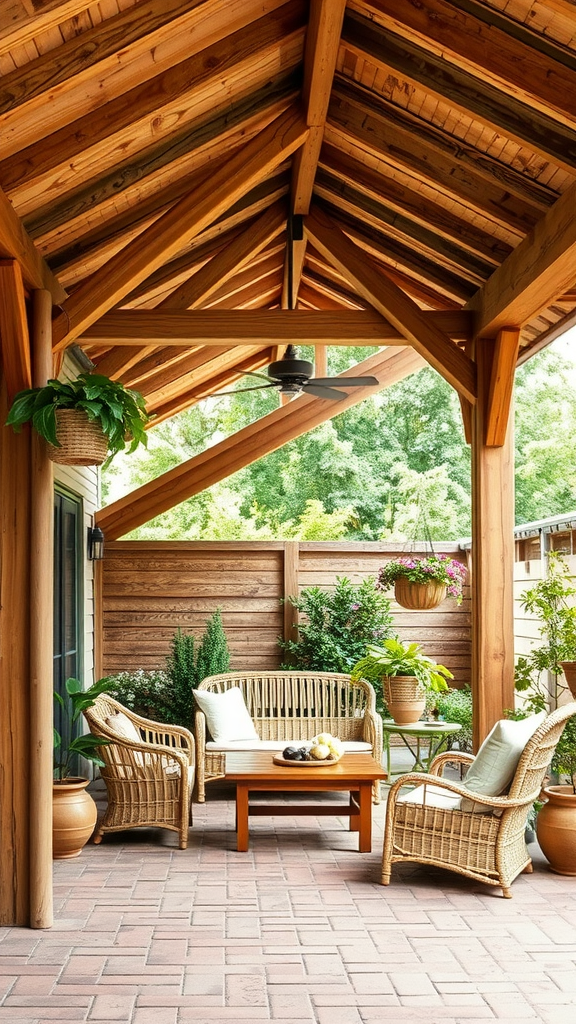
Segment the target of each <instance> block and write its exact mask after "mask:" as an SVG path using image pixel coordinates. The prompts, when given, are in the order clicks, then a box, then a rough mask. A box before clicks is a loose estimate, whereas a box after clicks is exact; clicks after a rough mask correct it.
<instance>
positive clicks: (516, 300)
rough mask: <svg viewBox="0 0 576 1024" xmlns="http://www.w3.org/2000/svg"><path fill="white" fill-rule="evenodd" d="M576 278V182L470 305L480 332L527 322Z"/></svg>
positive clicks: (483, 334) (482, 334) (488, 333)
mask: <svg viewBox="0 0 576 1024" xmlns="http://www.w3.org/2000/svg"><path fill="white" fill-rule="evenodd" d="M575 282H576V185H571V186H570V188H569V189H568V190H567V191H566V192H564V194H563V195H562V196H561V197H560V199H558V200H557V202H556V203H555V204H554V206H553V207H552V209H551V210H549V211H548V213H547V214H546V216H545V217H543V218H542V220H541V221H540V222H539V223H538V224H536V226H535V227H534V229H533V231H532V232H531V233H530V234H529V235H527V236H526V238H525V239H523V241H522V242H520V244H519V245H518V246H517V247H516V249H514V252H513V253H511V255H510V256H509V257H508V259H506V260H505V261H504V263H503V264H502V266H501V267H499V268H498V270H495V271H494V273H493V274H492V276H491V277H490V278H489V280H488V281H487V282H486V284H485V285H484V286H483V287H482V288H480V289H479V291H478V292H477V293H476V295H474V296H473V297H472V299H470V301H469V302H468V303H467V306H466V309H470V310H471V311H472V312H473V313H474V315H475V333H476V334H477V335H478V336H479V337H481V338H486V337H491V336H494V335H495V334H496V332H497V331H499V330H501V329H502V328H504V327H509V326H511V325H512V326H514V327H522V326H523V325H524V324H526V323H528V322H529V321H530V320H532V319H533V318H534V317H535V316H537V315H538V313H540V312H541V310H543V309H546V308H547V307H548V306H550V305H551V304H552V303H553V302H554V300H555V299H556V298H558V297H559V296H561V295H562V294H563V293H564V292H566V291H568V290H569V289H570V288H572V287H573V285H574V283H575Z"/></svg>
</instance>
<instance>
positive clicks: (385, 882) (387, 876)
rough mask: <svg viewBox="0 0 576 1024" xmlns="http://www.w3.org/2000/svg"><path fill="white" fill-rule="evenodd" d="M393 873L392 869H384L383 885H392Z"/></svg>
mask: <svg viewBox="0 0 576 1024" xmlns="http://www.w3.org/2000/svg"><path fill="white" fill-rule="evenodd" d="M391 874H392V872H391V871H382V878H381V882H382V885H390V875H391Z"/></svg>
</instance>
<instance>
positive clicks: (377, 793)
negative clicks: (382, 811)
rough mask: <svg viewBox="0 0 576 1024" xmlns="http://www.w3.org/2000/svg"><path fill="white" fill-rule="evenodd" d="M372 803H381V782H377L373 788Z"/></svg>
mask: <svg viewBox="0 0 576 1024" xmlns="http://www.w3.org/2000/svg"><path fill="white" fill-rule="evenodd" d="M372 803H373V804H379V803H380V783H379V782H375V783H374V786H373V788H372Z"/></svg>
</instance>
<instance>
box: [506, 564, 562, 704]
mask: <svg viewBox="0 0 576 1024" xmlns="http://www.w3.org/2000/svg"><path fill="white" fill-rule="evenodd" d="M547 567H548V572H547V574H546V576H544V578H543V579H541V580H539V581H538V582H537V583H535V584H534V586H533V587H530V588H529V589H528V590H525V591H524V593H523V594H522V597H521V599H520V604H521V607H522V608H523V609H524V611H526V612H528V613H529V614H531V615H535V616H537V617H538V619H539V620H540V637H541V640H542V643H540V644H539V645H538V646H537V647H534V648H533V649H532V650H531V651H530V653H529V654H528V655H526V656H522V657H520V658H518V661H517V663H516V669H515V686H516V690H517V691H518V693H520V694H521V695H522V697H523V702H524V705H525V706H526V707H528V708H529V709H530V710H532V711H534V712H538V711H543V710H545V709H546V708H548V706H549V705H550V704H551V705H552V707H556V706H557V704H558V700H559V698H560V696H561V695H562V694H563V693H564V692H566V689H567V687H566V686H565V685H564V684H563V683H562V681H561V680H562V668H561V665H560V662H561V661H575V660H576V606H574V605H572V604H570V603H569V599H570V598H573V597H574V596H575V595H576V587H575V586H574V585H573V584H572V582H571V581H572V579H573V577H572V576H571V575H570V572H569V570H568V567H567V565H566V562H565V561H564V559H563V558H562V556H561V555H559V554H558V553H557V552H555V551H550V552H549V553H548V562H547Z"/></svg>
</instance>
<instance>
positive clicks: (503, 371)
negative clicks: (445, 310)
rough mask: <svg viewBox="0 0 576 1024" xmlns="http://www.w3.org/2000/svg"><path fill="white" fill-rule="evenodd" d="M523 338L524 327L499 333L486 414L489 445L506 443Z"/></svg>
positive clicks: (486, 438) (499, 445)
mask: <svg viewBox="0 0 576 1024" xmlns="http://www.w3.org/2000/svg"><path fill="white" fill-rule="evenodd" d="M519 342H520V331H519V330H517V329H513V330H505V329H503V330H501V331H498V334H497V335H496V343H495V345H494V356H493V359H492V369H491V374H490V387H489V391H488V408H487V409H486V413H485V417H484V431H485V434H484V437H485V440H484V443H485V444H486V446H487V447H489V448H499V447H501V446H502V445H504V444H505V443H506V435H507V430H508V421H509V418H510V405H511V402H512V395H513V393H514V370H515V369H516V360H517V359H518V345H519ZM479 344H482V342H479Z"/></svg>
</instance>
